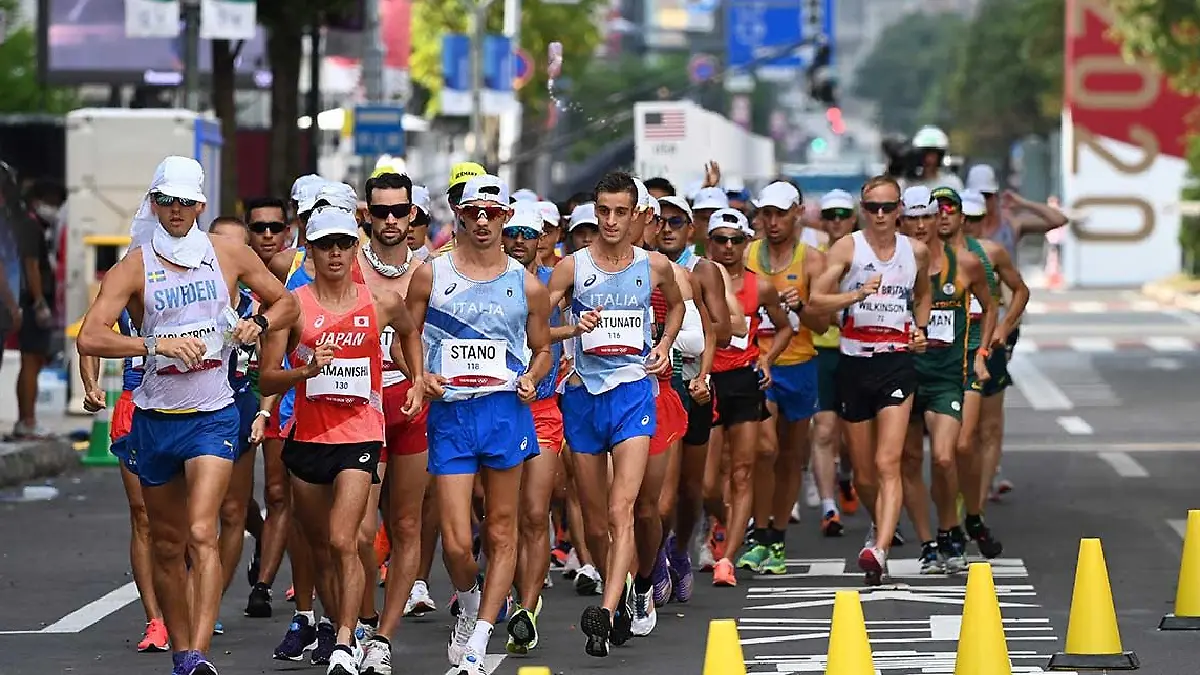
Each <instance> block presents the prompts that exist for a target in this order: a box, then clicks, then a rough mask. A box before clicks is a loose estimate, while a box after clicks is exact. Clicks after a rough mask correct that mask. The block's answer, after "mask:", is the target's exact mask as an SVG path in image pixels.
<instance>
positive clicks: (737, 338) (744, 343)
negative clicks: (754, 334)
mask: <svg viewBox="0 0 1200 675" xmlns="http://www.w3.org/2000/svg"><path fill="white" fill-rule="evenodd" d="M759 309H760V310H761V308H759ZM745 321H746V334H745V335H734V336H732V337H730V338H729V348H730V349H741V350H745V349H746V348H747V347H749V346H750V317H745ZM774 327H775V325H774V324H771V328H772V330H771V332H772V333H774V332H775V331H774ZM760 328H761V326H760Z"/></svg>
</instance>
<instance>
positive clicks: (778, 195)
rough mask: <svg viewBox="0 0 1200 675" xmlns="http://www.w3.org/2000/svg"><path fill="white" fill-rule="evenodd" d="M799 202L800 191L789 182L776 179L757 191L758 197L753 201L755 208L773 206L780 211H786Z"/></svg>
mask: <svg viewBox="0 0 1200 675" xmlns="http://www.w3.org/2000/svg"><path fill="white" fill-rule="evenodd" d="M799 203H800V191H799V190H797V189H796V186H795V185H792V184H791V183H788V182H785V181H781V180H777V181H775V182H774V183H771V184H770V185H768V186H766V187H765V188H763V189H762V192H759V193H758V199H755V200H754V201H753V204H754V206H755V207H756V208H760V209H761V208H766V207H768V206H773V207H775V208H777V209H779V210H780V211H787V210H788V209H790V208H792V207H793V206H795V205H797V204H799Z"/></svg>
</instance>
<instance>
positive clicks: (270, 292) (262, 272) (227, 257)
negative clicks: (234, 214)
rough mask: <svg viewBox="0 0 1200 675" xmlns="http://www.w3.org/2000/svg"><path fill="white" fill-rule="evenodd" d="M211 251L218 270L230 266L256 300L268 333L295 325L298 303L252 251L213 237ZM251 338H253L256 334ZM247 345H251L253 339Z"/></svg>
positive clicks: (238, 279)
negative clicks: (216, 259)
mask: <svg viewBox="0 0 1200 675" xmlns="http://www.w3.org/2000/svg"><path fill="white" fill-rule="evenodd" d="M213 248H214V249H215V250H216V252H217V255H218V256H219V260H220V262H221V269H227V265H230V264H232V267H233V271H234V272H235V273H236V275H237V276H236V277H235V279H236V280H237V281H240V282H241V283H243V284H245V285H246V286H247V287H249V288H250V290H251V291H253V292H254V294H255V296H257V297H258V302H259V312H260V313H261V314H262V316H263V317H265V318H266V320H267V330H268V331H273V330H281V329H283V328H284V327H287V326H291V325H292V324H293V323H295V322H296V317H298V316H300V303H298V302H297V301H296V298H295V297H294V296H293V295H292V294H291V293H289V292H288V290H287V288H285V287H284V285H283V282H281V281H280V280H279V279H278V278H276V277H275V276H274V275H272V274H271V272H270V270H268V269H267V266H266V265H264V264H263V261H262V258H259V257H258V255H257V254H256V253H255V252H254V250H253V249H251V248H250V247H249V246H246V245H245V244H240V243H237V242H235V241H230V240H228V239H220V238H217V237H214V238H213ZM263 308H265V310H264V309H263ZM253 337H254V339H257V338H258V335H257V334H255V335H254V336H253ZM249 342H250V344H253V340H250V341H249Z"/></svg>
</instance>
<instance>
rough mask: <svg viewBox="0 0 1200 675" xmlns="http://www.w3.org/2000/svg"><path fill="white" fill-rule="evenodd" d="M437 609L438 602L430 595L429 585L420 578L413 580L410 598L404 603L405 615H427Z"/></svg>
mask: <svg viewBox="0 0 1200 675" xmlns="http://www.w3.org/2000/svg"><path fill="white" fill-rule="evenodd" d="M436 610H437V603H435V602H434V601H433V596H431V595H429V585H428V584H426V583H425V582H424V581H421V580H420V579H418V580H417V581H415V582H413V587H412V590H411V591H409V593H408V600H407V601H406V602H405V603H404V616H425V615H426V614H428V613H429V612H433V611H436Z"/></svg>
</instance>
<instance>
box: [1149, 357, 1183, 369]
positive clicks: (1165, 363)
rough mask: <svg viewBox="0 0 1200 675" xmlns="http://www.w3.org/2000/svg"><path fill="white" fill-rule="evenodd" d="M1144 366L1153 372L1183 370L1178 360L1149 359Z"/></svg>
mask: <svg viewBox="0 0 1200 675" xmlns="http://www.w3.org/2000/svg"><path fill="white" fill-rule="evenodd" d="M1146 365H1147V366H1149V367H1151V368H1153V369H1155V370H1183V363H1182V362H1181V361H1180V360H1179V359H1167V358H1158V359H1150V360H1149V361H1147V362H1146Z"/></svg>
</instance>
